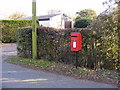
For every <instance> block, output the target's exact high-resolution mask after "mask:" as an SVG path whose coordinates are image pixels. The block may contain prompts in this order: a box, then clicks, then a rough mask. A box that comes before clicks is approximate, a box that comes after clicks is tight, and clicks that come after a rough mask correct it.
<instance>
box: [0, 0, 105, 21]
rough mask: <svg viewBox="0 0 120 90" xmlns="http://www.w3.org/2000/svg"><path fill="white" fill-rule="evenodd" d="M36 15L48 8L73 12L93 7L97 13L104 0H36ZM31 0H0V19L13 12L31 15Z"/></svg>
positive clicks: (101, 8)
mask: <svg viewBox="0 0 120 90" xmlns="http://www.w3.org/2000/svg"><path fill="white" fill-rule="evenodd" d="M36 1H37V15H45V14H47V12H48V10H52V9H56V10H62V11H64V12H67V13H69V14H74V13H75V12H77V11H80V10H82V9H93V10H95V11H96V12H97V13H98V14H99V13H100V12H102V11H103V10H104V9H105V7H104V6H103V5H102V2H104V1H106V0H36ZM31 8H32V0H0V19H5V18H7V17H8V16H10V15H11V14H13V13H15V12H20V13H24V14H25V15H27V16H31V15H32V9H31Z"/></svg>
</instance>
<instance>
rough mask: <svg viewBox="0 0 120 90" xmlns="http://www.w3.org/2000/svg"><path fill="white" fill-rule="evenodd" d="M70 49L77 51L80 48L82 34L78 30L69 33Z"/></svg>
mask: <svg viewBox="0 0 120 90" xmlns="http://www.w3.org/2000/svg"><path fill="white" fill-rule="evenodd" d="M70 47H71V51H79V50H81V49H82V35H81V33H78V32H72V33H71V43H70Z"/></svg>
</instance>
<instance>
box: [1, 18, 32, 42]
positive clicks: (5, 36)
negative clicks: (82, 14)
mask: <svg viewBox="0 0 120 90" xmlns="http://www.w3.org/2000/svg"><path fill="white" fill-rule="evenodd" d="M0 21H1V22H2V23H1V25H0V28H1V29H2V42H3V43H13V42H16V32H17V30H18V29H19V28H22V27H26V26H31V24H32V21H31V20H0Z"/></svg>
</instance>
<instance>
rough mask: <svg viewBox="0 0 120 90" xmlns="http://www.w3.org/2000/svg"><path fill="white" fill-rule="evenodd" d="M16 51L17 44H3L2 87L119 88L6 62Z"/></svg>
mask: <svg viewBox="0 0 120 90" xmlns="http://www.w3.org/2000/svg"><path fill="white" fill-rule="evenodd" d="M16 53H17V52H16V44H8V45H2V88H117V87H115V86H111V85H108V84H103V83H97V82H93V81H88V80H77V79H75V78H72V77H67V76H62V75H56V74H53V73H48V72H43V71H40V70H33V69H29V68H25V67H22V66H19V65H14V64H10V63H7V62H5V60H6V59H9V58H10V57H14V56H16Z"/></svg>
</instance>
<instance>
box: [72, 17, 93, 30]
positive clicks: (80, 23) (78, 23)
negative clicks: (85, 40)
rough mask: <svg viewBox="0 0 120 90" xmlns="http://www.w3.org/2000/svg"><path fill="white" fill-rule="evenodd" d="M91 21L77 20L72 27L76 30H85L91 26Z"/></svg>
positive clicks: (85, 19)
mask: <svg viewBox="0 0 120 90" xmlns="http://www.w3.org/2000/svg"><path fill="white" fill-rule="evenodd" d="M91 22H92V20H91V19H87V18H82V19H77V20H76V21H75V25H74V27H76V28H86V27H87V26H89V25H90V24H91Z"/></svg>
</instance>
